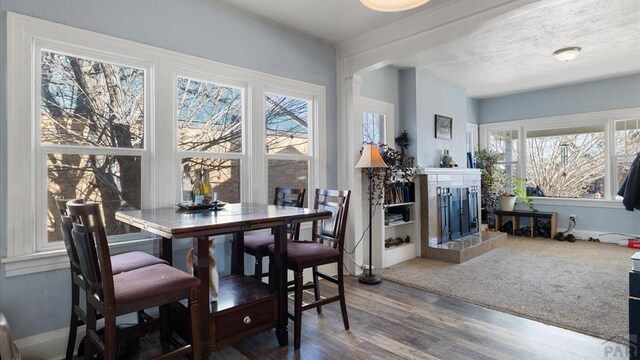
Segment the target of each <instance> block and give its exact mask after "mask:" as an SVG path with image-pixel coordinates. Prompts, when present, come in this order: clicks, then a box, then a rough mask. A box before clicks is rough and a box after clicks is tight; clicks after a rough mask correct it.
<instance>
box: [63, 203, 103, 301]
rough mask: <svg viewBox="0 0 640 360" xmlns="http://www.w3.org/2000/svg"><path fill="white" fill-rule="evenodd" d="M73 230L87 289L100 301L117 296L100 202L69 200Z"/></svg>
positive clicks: (68, 205)
mask: <svg viewBox="0 0 640 360" xmlns="http://www.w3.org/2000/svg"><path fill="white" fill-rule="evenodd" d="M67 210H68V212H69V216H70V217H71V221H72V222H73V229H72V231H71V234H72V238H73V243H74V245H75V248H76V251H77V254H78V261H79V263H80V269H81V270H82V274H83V276H84V278H85V285H86V286H87V291H89V292H90V293H91V294H92V295H94V296H96V297H97V298H98V300H99V301H104V300H105V299H113V298H114V288H113V272H112V270H111V254H110V252H109V244H108V242H107V234H106V231H105V229H104V224H103V222H102V218H101V213H100V204H95V203H93V204H84V202H82V201H79V199H75V200H71V201H69V202H67Z"/></svg>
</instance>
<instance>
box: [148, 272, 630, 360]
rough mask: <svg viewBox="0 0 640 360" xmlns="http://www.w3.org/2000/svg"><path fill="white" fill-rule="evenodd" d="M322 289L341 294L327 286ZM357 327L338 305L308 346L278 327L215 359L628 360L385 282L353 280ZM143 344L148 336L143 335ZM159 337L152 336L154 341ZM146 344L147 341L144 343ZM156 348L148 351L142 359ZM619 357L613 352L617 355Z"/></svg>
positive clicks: (605, 346) (615, 349)
mask: <svg viewBox="0 0 640 360" xmlns="http://www.w3.org/2000/svg"><path fill="white" fill-rule="evenodd" d="M322 288H323V295H325V292H326V293H327V294H326V295H330V294H332V293H334V292H335V287H334V286H332V285H331V284H324V285H323V286H322ZM346 292H347V294H346V296H347V304H348V312H349V321H350V325H351V329H350V330H349V331H345V330H344V327H343V325H342V319H341V316H340V307H339V305H338V303H334V304H330V305H327V306H324V307H323V313H322V315H318V314H317V313H316V312H315V311H306V312H304V314H303V319H302V324H303V329H302V348H301V349H300V350H299V351H294V350H293V324H292V323H291V321H290V322H289V343H290V344H291V346H288V347H285V348H280V347H279V346H278V343H277V341H276V337H275V334H274V333H273V332H265V333H262V334H260V335H257V336H254V337H252V338H250V339H247V340H245V341H243V342H240V343H238V344H236V345H234V346H232V347H227V348H224V349H222V350H220V351H217V352H215V353H213V354H212V355H211V357H210V359H314V360H320V359H380V360H388V359H600V358H602V359H623V358H626V357H624V356H622V355H621V354H622V353H621V352H623V351H626V347H624V346H623V345H619V344H615V343H611V342H607V341H606V340H602V339H598V338H594V337H591V336H588V335H583V334H580V333H576V332H572V331H569V330H565V329H561V328H557V327H553V326H549V325H545V324H542V323H539V322H535V321H531V320H528V319H524V318H520V317H516V316H513V315H510V314H506V313H502V312H499V311H495V310H491V309H488V308H484V307H480V306H477V305H472V304H468V303H465V302H462V301H459V300H455V299H451V298H447V297H443V296H440V295H436V294H431V293H428V292H425V291H423V290H419V289H415V288H411V287H408V286H405V285H400V284H397V283H393V282H390V281H384V282H383V283H382V284H380V285H375V286H368V285H363V284H360V283H358V281H357V278H356V277H348V278H347V279H346ZM142 343H143V348H144V347H147V348H148V347H149V344H150V342H149V341H143V342H142ZM151 343H153V342H151ZM145 344H146V345H145ZM151 352H153V351H152V350H151V351H150V350H149V349H145V350H143V351H142V353H141V354H140V355H142V356H141V357H142V358H147V357H148V355H150V353H151ZM616 354H617V355H618V356H614V355H616Z"/></svg>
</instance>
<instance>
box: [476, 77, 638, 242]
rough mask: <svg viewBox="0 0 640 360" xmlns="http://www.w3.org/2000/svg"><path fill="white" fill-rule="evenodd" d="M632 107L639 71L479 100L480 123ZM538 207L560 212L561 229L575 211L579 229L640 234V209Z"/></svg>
mask: <svg viewBox="0 0 640 360" xmlns="http://www.w3.org/2000/svg"><path fill="white" fill-rule="evenodd" d="M632 107H640V75H638V74H636V75H629V76H622V77H616V78H611V79H605V80H599V81H591V82H585V83H582V84H575V85H568V86H561V87H557V88H552V89H546V90H539V91H531V92H526V93H521V94H515V95H508V96H501V97H496V98H489V99H482V100H479V109H480V123H481V124H486V123H492V122H500V121H511V120H520V119H532V118H540V117H548V116H557V115H569V114H579V113H588V112H595V111H604V110H613V109H623V108H632ZM638 115H639V116H640V114H638ZM536 208H538V210H541V211H556V212H558V216H559V223H558V226H559V227H558V229H559V230H562V231H564V230H566V229H567V226H568V223H569V215H572V214H575V215H577V224H576V229H578V230H585V231H595V232H600V233H605V232H621V233H627V234H638V235H640V211H634V212H630V211H626V210H624V209H623V208H622V205H620V209H609V208H594V207H576V206H557V207H556V206H541V205H539V206H536Z"/></svg>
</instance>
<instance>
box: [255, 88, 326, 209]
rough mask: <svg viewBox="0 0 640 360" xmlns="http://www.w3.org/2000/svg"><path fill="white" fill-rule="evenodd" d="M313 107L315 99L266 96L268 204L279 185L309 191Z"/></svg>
mask: <svg viewBox="0 0 640 360" xmlns="http://www.w3.org/2000/svg"><path fill="white" fill-rule="evenodd" d="M313 104H314V102H313V100H312V99H310V98H304V97H303V96H300V95H293V94H284V93H280V92H276V91H265V93H264V131H265V132H264V139H265V144H264V146H265V150H264V151H265V153H266V162H267V183H268V185H267V196H268V200H269V202H271V196H272V194H274V193H275V188H276V187H278V186H279V187H291V188H303V189H309V179H310V169H311V160H312V157H311V156H312V154H313V147H312V146H310V145H311V142H310V139H311V136H310V133H309V130H310V129H312V128H313V127H312V125H313V124H312V123H310V122H312V121H313V119H314V117H315V116H314V112H315V111H316V110H315V109H314V106H313ZM309 194H311V192H310V193H309ZM310 196H311V195H310ZM310 196H308V197H307V200H308V199H309V198H310Z"/></svg>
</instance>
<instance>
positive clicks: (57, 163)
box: [47, 153, 141, 243]
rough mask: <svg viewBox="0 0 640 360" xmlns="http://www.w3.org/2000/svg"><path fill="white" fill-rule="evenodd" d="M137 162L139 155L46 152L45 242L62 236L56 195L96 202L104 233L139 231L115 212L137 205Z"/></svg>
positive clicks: (139, 159) (57, 239)
mask: <svg viewBox="0 0 640 360" xmlns="http://www.w3.org/2000/svg"><path fill="white" fill-rule="evenodd" d="M140 163H141V157H140V156H114V155H85V154H57V153H49V154H47V175H48V176H47V203H48V209H47V242H48V243H51V242H55V241H61V240H62V235H61V233H60V215H59V212H58V208H57V206H56V203H55V199H57V198H64V199H73V198H80V199H83V200H85V202H95V203H100V204H101V205H102V206H101V207H102V220H103V221H104V224H105V229H106V232H107V235H117V234H126V233H130V232H139V230H138V229H137V228H135V227H131V228H129V226H127V225H125V224H123V223H122V222H119V221H116V218H115V213H116V211H118V210H130V209H140V197H141V194H140V189H141V167H140Z"/></svg>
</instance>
